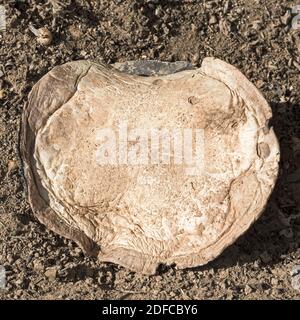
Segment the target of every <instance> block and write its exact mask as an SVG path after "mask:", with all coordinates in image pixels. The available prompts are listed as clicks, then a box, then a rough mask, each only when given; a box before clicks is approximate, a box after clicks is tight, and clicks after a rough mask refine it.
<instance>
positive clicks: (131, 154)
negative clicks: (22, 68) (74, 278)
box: [20, 58, 279, 274]
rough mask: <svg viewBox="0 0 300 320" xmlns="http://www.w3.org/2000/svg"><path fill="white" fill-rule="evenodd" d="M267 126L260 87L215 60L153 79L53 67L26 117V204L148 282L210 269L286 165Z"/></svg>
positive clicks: (87, 66)
mask: <svg viewBox="0 0 300 320" xmlns="http://www.w3.org/2000/svg"><path fill="white" fill-rule="evenodd" d="M189 69H190V68H189ZM271 116H272V113H271V109H270V107H269V105H268V103H267V102H266V100H265V99H264V98H263V96H262V95H261V93H260V92H259V91H258V89H257V88H256V87H255V86H254V85H253V84H252V83H250V82H249V81H248V80H247V79H246V77H245V76H244V75H243V74H242V73H241V72H240V71H238V70H237V69H236V68H235V67H233V66H231V65H229V64H227V63H225V62H223V61H221V60H218V59H214V58H205V59H204V60H203V63H202V66H201V68H199V69H194V70H184V71H180V72H177V73H174V74H169V75H159V76H149V77H142V76H137V75H130V74H128V73H124V72H120V71H118V70H116V69H115V68H112V67H108V66H104V65H99V64H95V63H92V62H89V61H76V62H71V63H66V64H64V65H61V66H58V67H55V68H53V69H52V70H51V71H50V72H49V73H47V74H46V75H45V76H44V77H43V78H42V79H41V80H40V81H39V82H38V83H37V84H36V85H35V86H34V87H33V89H32V91H31V93H30V95H29V100H28V103H27V105H26V107H25V109H24V113H23V119H22V128H21V146H20V149H21V155H22V159H23V163H24V173H25V178H26V181H27V185H28V199H29V202H30V205H31V207H32V209H33V212H34V214H35V216H36V217H37V218H38V219H39V221H40V222H41V223H43V224H45V225H46V226H47V227H48V228H49V229H51V230H53V231H55V232H57V233H58V234H60V235H62V236H64V237H67V238H69V239H72V240H74V241H75V242H76V243H77V244H78V245H79V246H80V247H81V248H82V249H83V250H84V252H85V253H87V254H91V255H95V256H97V257H98V259H99V260H100V261H107V262H113V263H117V264H120V265H122V266H125V267H128V268H130V269H132V270H134V271H139V272H143V273H146V274H153V273H155V271H156V268H157V267H158V265H160V264H176V266H177V267H178V268H187V267H194V266H198V265H203V264H206V263H207V262H209V261H211V260H212V259H214V258H216V257H217V256H218V255H219V254H220V253H221V252H222V251H223V250H224V249H225V248H226V247H227V246H229V245H230V244H232V243H233V242H234V241H235V240H236V239H237V238H238V237H239V236H240V235H241V234H243V233H244V232H245V231H246V230H247V229H248V228H249V226H250V225H251V224H252V223H253V222H254V221H255V220H256V219H257V218H258V217H259V216H260V214H261V213H262V211H263V210H264V208H265V206H266V203H267V200H268V198H269V196H270V194H271V191H272V189H273V187H274V184H275V181H276V178H277V172H278V162H279V146H278V142H277V139H276V137H275V134H274V131H273V129H272V128H269V126H268V120H269V119H270V118H271ZM168 146H169V149H168ZM175 146H176V147H175Z"/></svg>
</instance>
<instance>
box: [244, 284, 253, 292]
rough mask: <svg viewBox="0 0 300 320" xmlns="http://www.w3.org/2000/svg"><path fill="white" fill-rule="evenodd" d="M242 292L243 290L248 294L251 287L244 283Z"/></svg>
mask: <svg viewBox="0 0 300 320" xmlns="http://www.w3.org/2000/svg"><path fill="white" fill-rule="evenodd" d="M244 292H245V294H246V295H247V294H249V293H251V292H252V288H251V287H250V286H249V285H248V284H246V285H245V289H244Z"/></svg>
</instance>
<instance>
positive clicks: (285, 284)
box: [0, 0, 300, 299]
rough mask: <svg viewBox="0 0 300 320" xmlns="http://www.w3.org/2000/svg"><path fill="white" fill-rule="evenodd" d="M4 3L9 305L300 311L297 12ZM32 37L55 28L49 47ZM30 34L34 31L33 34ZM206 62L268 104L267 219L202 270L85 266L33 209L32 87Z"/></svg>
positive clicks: (254, 2) (0, 38) (214, 4)
mask: <svg viewBox="0 0 300 320" xmlns="http://www.w3.org/2000/svg"><path fill="white" fill-rule="evenodd" d="M54 2H57V1H54V0H51V1H48V2H47V1H35V0H23V1H21V0H19V1H15V0H4V1H3V0H0V5H4V7H5V9H6V17H7V19H6V22H7V24H6V31H5V32H3V31H2V32H1V31H0V265H2V266H4V267H5V270H6V275H7V286H6V289H5V290H1V289H0V299H95V298H96V299H299V298H300V267H299V265H300V249H299V243H300V161H299V160H300V109H299V108H300V106H299V102H300V90H299V89H300V83H299V81H298V79H299V72H300V56H299V54H300V27H299V29H293V28H292V18H293V17H294V16H295V14H292V13H291V10H292V8H293V7H294V6H295V5H296V4H297V2H295V1H287V0H282V1H276V0H247V1H244V0H236V1H230V0H224V1H223V0H222V1H221V0H214V1H209V0H207V1H200V0H199V1H196V0H182V1H179V0H177V1H176V0H173V1H171V0H168V1H167V0H166V1H155V0H152V1H147V0H144V1H137V0H133V1H128V0H124V1H122V0H110V1H106V0H101V1H93V0H90V1H81V0H76V1H71V0H70V1H62V2H63V3H67V5H66V6H65V7H64V8H63V7H60V6H58V5H55V4H54ZM30 26H33V27H35V28H40V27H47V28H48V29H49V30H50V31H51V33H52V35H53V41H52V42H51V43H50V44H49V45H48V46H46V45H43V44H42V43H41V41H39V39H37V38H36V36H35V35H34V34H33V32H32V31H31V30H33V29H32V28H31V27H30ZM30 29H31V30H30ZM206 56H214V57H218V58H221V59H223V60H225V61H227V62H229V63H231V64H233V65H235V66H236V67H238V68H239V69H240V70H241V71H242V72H243V73H244V74H245V75H246V76H247V77H248V78H249V79H250V80H251V81H253V82H254V83H255V84H256V86H257V87H258V88H260V90H261V91H262V93H263V94H264V96H265V97H266V98H267V100H268V101H269V102H270V104H271V106H272V109H273V113H274V117H273V120H272V125H273V126H274V128H275V131H276V134H277V136H278V139H279V141H280V147H281V154H282V156H281V164H280V175H279V179H278V183H277V185H276V188H275V191H274V193H273V195H272V197H271V199H270V201H269V204H268V207H267V209H266V210H265V212H264V213H263V215H262V217H261V218H260V219H259V220H258V221H257V222H256V223H255V224H254V225H253V226H252V227H251V229H250V230H249V231H248V232H247V233H246V234H245V235H244V236H242V237H241V238H240V239H239V240H238V241H237V242H236V243H235V244H234V245H232V246H231V247H229V248H228V249H227V250H226V251H225V252H224V253H223V254H222V255H221V256H220V257H219V258H218V259H217V260H215V261H213V262H212V263H210V264H208V265H207V266H204V267H199V268H194V269H188V270H182V271H178V270H175V269H174V268H167V269H161V270H160V271H159V272H158V275H155V276H150V277H149V276H144V275H141V274H136V273H133V272H131V271H129V270H127V269H125V268H122V267H119V266H116V265H113V264H106V263H99V262H97V261H95V260H94V259H91V258H87V257H85V256H83V254H82V252H81V250H80V249H79V248H78V247H77V246H76V245H75V244H74V243H73V242H71V241H69V240H66V239H63V238H61V237H59V236H57V235H55V234H54V233H52V232H50V231H48V230H46V229H45V227H44V226H42V225H41V224H40V223H38V222H37V221H36V219H35V218H34V217H33V214H32V212H31V209H30V207H29V205H28V203H27V202H26V194H25V184H24V180H23V177H22V167H21V164H20V161H19V156H18V130H19V125H20V118H21V113H22V109H23V106H24V103H25V102H26V99H27V96H28V93H29V91H30V89H31V88H32V86H33V85H34V83H35V82H36V81H37V80H38V79H40V78H41V77H42V76H43V75H44V74H45V73H46V72H47V71H49V70H50V69H52V68H53V67H54V66H56V65H60V64H62V63H64V62H67V61H71V60H78V59H90V60H93V61H95V62H104V63H115V62H123V61H128V60H134V59H158V60H163V61H178V60H183V61H189V62H191V63H192V64H193V65H195V66H199V65H200V64H201V61H202V59H203V58H204V57H206Z"/></svg>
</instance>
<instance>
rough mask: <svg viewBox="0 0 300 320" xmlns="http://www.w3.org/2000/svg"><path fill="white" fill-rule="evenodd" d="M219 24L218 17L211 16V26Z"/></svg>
mask: <svg viewBox="0 0 300 320" xmlns="http://www.w3.org/2000/svg"><path fill="white" fill-rule="evenodd" d="M217 22H218V19H217V17H216V16H215V15H214V14H213V15H211V16H210V18H209V21H208V23H209V24H216V23H217Z"/></svg>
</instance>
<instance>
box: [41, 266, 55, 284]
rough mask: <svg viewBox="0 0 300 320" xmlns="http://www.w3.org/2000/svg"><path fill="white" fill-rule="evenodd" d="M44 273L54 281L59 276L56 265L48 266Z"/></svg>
mask: <svg viewBox="0 0 300 320" xmlns="http://www.w3.org/2000/svg"><path fill="white" fill-rule="evenodd" d="M44 274H45V276H46V277H47V278H48V279H49V280H51V281H54V280H55V279H56V277H57V269H56V267H51V268H48V269H47V270H46V271H45V273H44Z"/></svg>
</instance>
